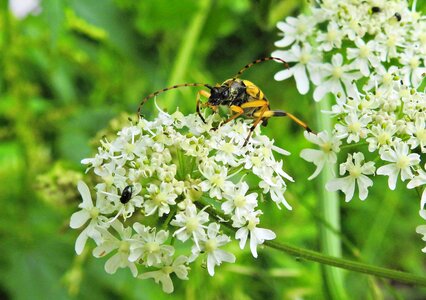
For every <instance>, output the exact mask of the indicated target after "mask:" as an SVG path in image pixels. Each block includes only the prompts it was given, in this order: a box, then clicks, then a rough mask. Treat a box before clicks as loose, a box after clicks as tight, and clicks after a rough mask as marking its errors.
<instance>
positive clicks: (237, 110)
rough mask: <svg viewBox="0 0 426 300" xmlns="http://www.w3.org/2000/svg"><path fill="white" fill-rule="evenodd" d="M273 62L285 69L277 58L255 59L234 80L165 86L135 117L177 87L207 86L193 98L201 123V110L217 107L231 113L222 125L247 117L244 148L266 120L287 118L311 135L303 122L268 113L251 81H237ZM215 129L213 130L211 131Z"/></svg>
mask: <svg viewBox="0 0 426 300" xmlns="http://www.w3.org/2000/svg"><path fill="white" fill-rule="evenodd" d="M268 60H275V61H279V62H281V63H283V64H284V65H285V66H286V67H288V64H287V62H285V61H284V60H282V59H280V58H277V57H265V58H261V59H258V60H255V61H253V62H251V63H249V64H247V65H246V66H245V67H244V68H242V69H241V70H240V71H239V72H238V73H237V74H236V75H235V76H234V77H232V78H230V79H227V80H225V81H224V82H223V83H222V84H219V83H218V84H216V85H214V86H211V85H209V84H206V83H183V84H177V85H174V86H171V87H167V88H164V89H161V90H158V91H156V92H154V93H152V94H149V95H148V96H146V97H145V98H143V99H142V101H141V103H140V104H139V108H138V116H139V115H140V112H141V108H142V106H143V105H144V104H145V102H146V101H147V100H148V99H150V98H153V97H155V96H157V95H158V94H160V93H163V92H166V91H169V90H172V89H177V88H180V87H187V86H197V87H206V88H208V89H209V90H210V92H207V91H205V90H200V91H199V92H198V93H197V97H196V111H197V113H198V115H199V116H200V118H201V120H202V121H203V122H204V123H206V121H205V119H204V117H203V116H202V115H201V108H205V107H208V108H210V109H212V110H213V112H217V110H218V107H219V106H226V107H228V108H229V110H230V113H231V115H230V117H229V118H228V119H226V120H225V121H223V122H222V123H221V125H223V124H226V123H228V122H230V121H232V120H234V119H236V118H238V117H240V116H245V117H247V118H251V119H254V122H253V125H252V126H251V128H250V132H249V134H248V136H247V138H246V140H245V142H244V145H243V146H245V145H247V143H248V141H249V139H250V136H251V134H252V133H253V131H254V129H255V128H256V127H257V125H259V123H261V124H262V125H263V126H266V124H267V121H268V119H269V118H271V117H289V118H290V119H291V120H293V121H294V122H296V123H297V124H298V125H300V126H302V127H303V128H305V130H307V131H308V132H312V130H311V129H310V128H309V127H308V125H307V124H305V123H304V122H303V121H301V120H300V119H298V118H297V117H295V116H294V115H292V114H291V113H288V112H286V111H282V110H271V109H270V106H269V101H268V99H267V98H266V97H265V94H264V93H263V92H262V91H261V90H260V88H258V87H257V86H256V85H255V84H254V83H252V82H251V81H248V80H245V79H240V78H239V77H240V76H241V74H242V73H243V72H244V71H246V70H247V69H249V68H251V67H252V66H254V65H255V64H258V63H261V62H264V61H268ZM201 96H203V97H205V98H207V99H208V100H207V102H204V103H203V102H201V101H200V99H201ZM213 129H216V128H213Z"/></svg>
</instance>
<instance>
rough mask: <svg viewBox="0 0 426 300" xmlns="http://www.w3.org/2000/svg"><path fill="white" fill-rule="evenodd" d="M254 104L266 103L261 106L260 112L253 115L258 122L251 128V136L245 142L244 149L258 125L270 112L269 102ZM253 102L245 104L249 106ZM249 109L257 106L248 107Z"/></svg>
mask: <svg viewBox="0 0 426 300" xmlns="http://www.w3.org/2000/svg"><path fill="white" fill-rule="evenodd" d="M252 102H264V103H263V106H261V108H260V110H259V111H257V112H256V113H255V114H253V116H254V117H257V119H256V121H254V123H253V125H251V127H250V131H249V134H248V135H247V137H246V140H245V141H244V144H243V147H244V146H246V145H247V143H248V141H249V140H250V137H251V135H252V133H253V131H254V130H255V129H256V127H257V125H259V123H260V122H261V121H262V120H263V119H264V118H265V116H264V114H265V112H267V111H268V102H267V101H264V100H259V101H252ZM249 103H251V102H247V103H244V104H249ZM247 107H256V106H247Z"/></svg>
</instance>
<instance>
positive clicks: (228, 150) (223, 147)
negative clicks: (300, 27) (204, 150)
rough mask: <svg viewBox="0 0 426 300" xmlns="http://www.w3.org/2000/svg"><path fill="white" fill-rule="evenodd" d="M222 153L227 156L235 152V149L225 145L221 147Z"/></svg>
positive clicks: (231, 145) (230, 145) (227, 144)
mask: <svg viewBox="0 0 426 300" xmlns="http://www.w3.org/2000/svg"><path fill="white" fill-rule="evenodd" d="M222 151H223V152H225V153H227V154H232V153H234V151H235V147H234V145H233V144H231V143H226V144H224V145H223V146H222Z"/></svg>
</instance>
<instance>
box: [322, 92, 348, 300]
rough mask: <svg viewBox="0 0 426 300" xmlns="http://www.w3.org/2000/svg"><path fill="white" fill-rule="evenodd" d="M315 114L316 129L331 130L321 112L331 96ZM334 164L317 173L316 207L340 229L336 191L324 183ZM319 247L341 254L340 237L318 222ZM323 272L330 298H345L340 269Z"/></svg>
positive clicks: (328, 108) (327, 219)
mask: <svg viewBox="0 0 426 300" xmlns="http://www.w3.org/2000/svg"><path fill="white" fill-rule="evenodd" d="M315 107H316V115H317V123H318V130H326V131H328V132H329V133H331V132H332V129H333V125H332V122H331V119H330V117H329V116H328V115H326V114H323V113H322V112H321V111H322V110H330V107H331V98H330V96H328V97H324V98H323V99H322V100H321V102H319V103H318V104H317V105H316V106H315ZM335 170H336V166H335V165H334V166H330V167H325V168H324V169H323V170H322V172H321V174H320V175H319V182H318V190H319V191H320V192H319V193H318V195H319V197H318V207H319V212H320V213H321V214H322V216H323V218H324V220H326V221H327V223H328V224H329V225H330V226H332V227H333V228H334V230H336V231H340V207H339V197H338V194H337V192H329V191H327V190H326V189H325V185H326V183H327V182H328V181H329V180H330V179H332V178H334V176H333V171H335ZM319 235H320V247H321V252H323V253H324V254H326V255H330V256H333V257H340V256H341V255H342V248H341V240H340V237H339V236H337V235H336V234H334V232H333V230H330V228H328V227H327V226H324V225H323V224H319ZM323 273H324V277H325V282H326V288H327V292H328V294H329V296H330V298H331V299H347V298H348V297H347V295H346V292H345V287H344V278H343V275H344V274H343V272H342V270H340V269H336V268H331V267H327V266H324V268H323Z"/></svg>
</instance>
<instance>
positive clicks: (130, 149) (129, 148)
mask: <svg viewBox="0 0 426 300" xmlns="http://www.w3.org/2000/svg"><path fill="white" fill-rule="evenodd" d="M135 148H136V145H135V144H130V143H129V144H127V145H126V148H125V150H126V153H127V154H129V153H133V151H134V150H135Z"/></svg>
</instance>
